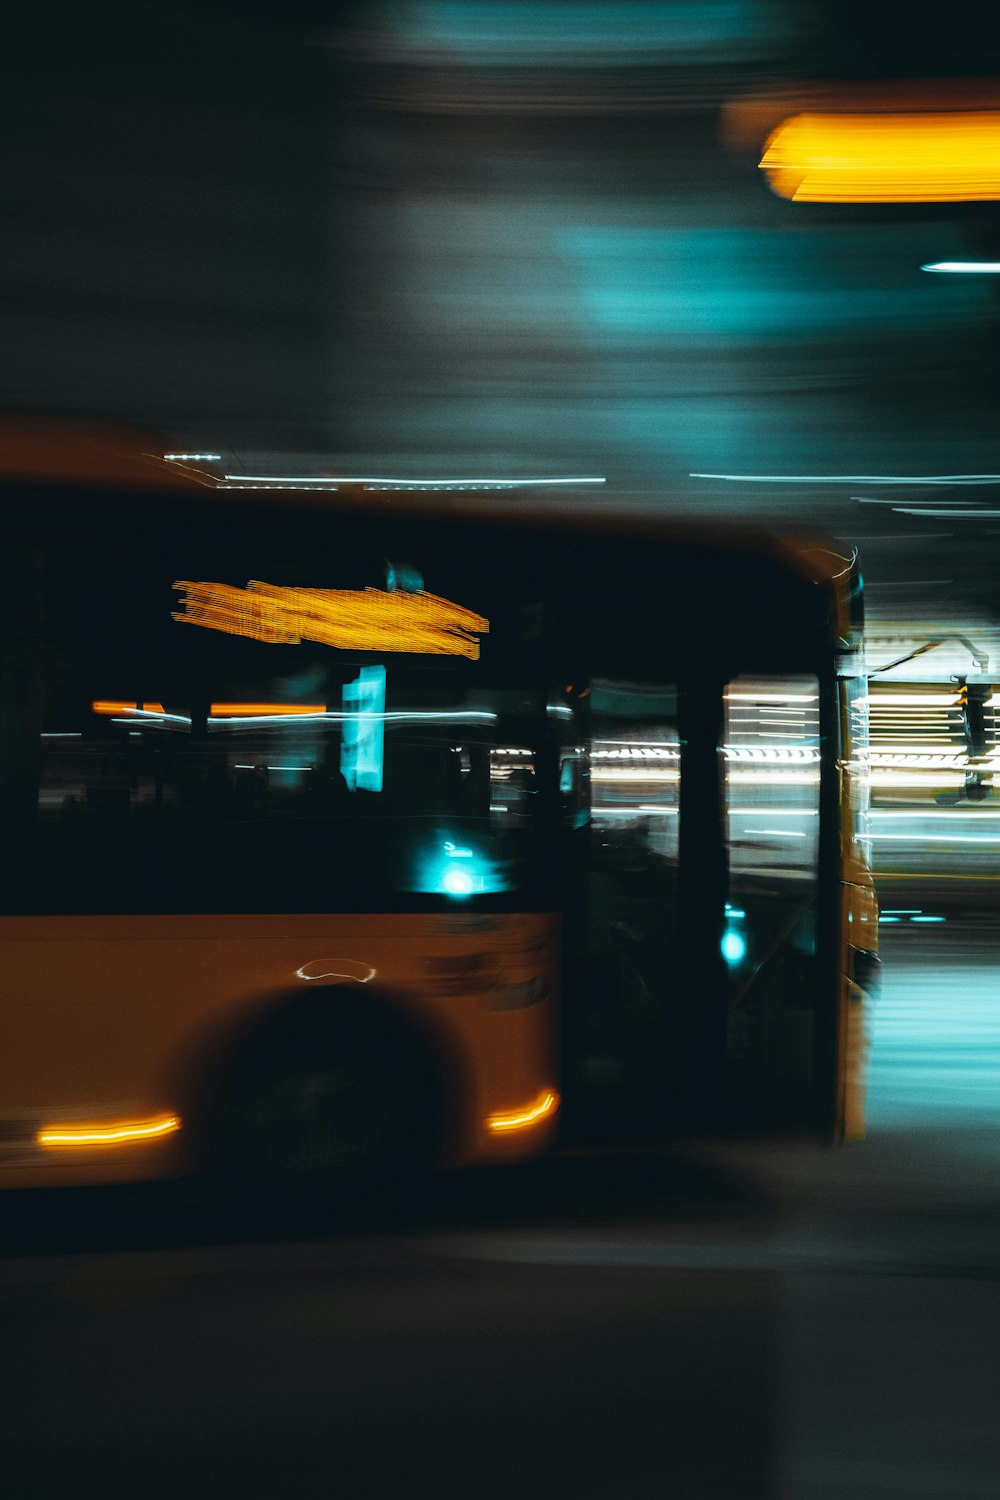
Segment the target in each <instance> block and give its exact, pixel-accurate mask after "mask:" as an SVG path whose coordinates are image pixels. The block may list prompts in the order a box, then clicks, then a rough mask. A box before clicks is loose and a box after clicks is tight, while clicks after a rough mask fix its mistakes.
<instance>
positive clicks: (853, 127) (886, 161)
mask: <svg viewBox="0 0 1000 1500" xmlns="http://www.w3.org/2000/svg"><path fill="white" fill-rule="evenodd" d="M760 165H761V167H762V168H763V169H764V171H765V172H766V173H767V177H768V181H769V182H770V184H771V186H772V188H773V189H774V191H775V192H776V193H778V194H779V196H780V197H782V198H791V199H794V200H795V202H797V203H803V202H811V203H955V202H965V203H968V202H976V201H979V202H982V201H986V200H993V199H998V198H1000V113H998V112H996V111H991V110H977V111H963V112H961V113H947V114H945V113H932V112H929V111H928V112H924V113H919V114H917V113H914V114H875V113H873V114H800V115H793V116H792V117H791V118H790V119H787V120H785V121H783V122H782V124H780V125H779V126H778V128H777V130H775V131H774V133H773V134H772V135H771V137H770V138H769V140H768V142H767V147H766V149H765V151H764V155H763V157H762V159H761V162H760Z"/></svg>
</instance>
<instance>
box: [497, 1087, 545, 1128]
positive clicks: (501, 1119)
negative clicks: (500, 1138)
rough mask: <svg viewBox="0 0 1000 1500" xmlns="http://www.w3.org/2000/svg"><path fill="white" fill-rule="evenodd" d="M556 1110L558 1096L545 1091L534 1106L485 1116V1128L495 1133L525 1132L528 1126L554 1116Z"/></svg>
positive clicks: (530, 1105)
mask: <svg viewBox="0 0 1000 1500" xmlns="http://www.w3.org/2000/svg"><path fill="white" fill-rule="evenodd" d="M558 1108H559V1095H558V1094H557V1093H556V1092H555V1091H554V1090H553V1089H546V1090H545V1092H544V1093H543V1094H542V1095H541V1096H540V1097H539V1099H538V1100H537V1101H536V1102H535V1103H534V1104H529V1105H526V1106H525V1108H524V1109H519V1110H514V1111H512V1112H511V1113H510V1114H506V1113H499V1114H493V1115H487V1117H486V1128H487V1129H488V1130H495V1131H504V1130H525V1129H527V1128H528V1127H529V1126H530V1125H537V1123H538V1121H539V1120H544V1119H546V1118H547V1117H548V1116H549V1115H552V1114H555V1112H556V1110H557V1109H558Z"/></svg>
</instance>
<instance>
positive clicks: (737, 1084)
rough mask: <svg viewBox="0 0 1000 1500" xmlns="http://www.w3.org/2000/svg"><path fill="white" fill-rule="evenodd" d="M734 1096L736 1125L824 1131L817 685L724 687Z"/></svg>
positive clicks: (726, 928)
mask: <svg viewBox="0 0 1000 1500" xmlns="http://www.w3.org/2000/svg"><path fill="white" fill-rule="evenodd" d="M722 747H723V748H722V753H723V759H724V767H725V811H726V828H727V850H728V890H727V894H726V901H725V909H724V922H723V933H722V938H721V947H722V954H723V957H724V959H725V963H726V969H727V971H728V1005H727V1011H728V1022H727V1038H726V1050H727V1068H726V1096H727V1099H728V1100H729V1104H730V1112H731V1114H732V1116H733V1117H734V1118H735V1120H737V1121H739V1122H741V1123H742V1122H747V1123H752V1122H756V1123H759V1124H775V1125H777V1124H791V1123H795V1122H800V1123H813V1124H821V1123H823V1122H824V1119H825V1115H824V1108H825V1105H826V1103H827V1102H828V1101H826V1100H825V1098H824V1092H825V1091H824V1085H823V1079H824V1077H825V1074H826V1071H827V1069H826V1067H825V1063H824V1047H825V1046H826V1044H827V1042H828V1040H829V1039H828V1038H827V1037H826V1034H825V1022H826V1011H827V1010H828V1009H829V1006H828V1005H827V1004H826V1001H827V998H828V997H827V988H826V986H825V985H824V984H823V982H822V974H823V970H822V969H821V968H820V965H819V964H818V963H817V947H818V945H819V944H820V943H821V941H822V934H821V928H822V923H821V921H820V916H819V868H820V867H819V858H820V825H821V821H822V820H821V817H820V808H821V796H820V790H821V786H820V764H821V763H820V687H819V683H818V680H817V678H815V677H811V676H795V677H784V676H781V677H778V676H753V677H749V676H741V677H736V678H734V679H733V680H732V681H731V682H729V683H728V685H727V687H726V689H725V698H724V727H723V735H722Z"/></svg>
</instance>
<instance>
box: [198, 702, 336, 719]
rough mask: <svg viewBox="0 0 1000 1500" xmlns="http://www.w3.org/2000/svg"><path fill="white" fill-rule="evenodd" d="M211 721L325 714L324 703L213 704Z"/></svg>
mask: <svg viewBox="0 0 1000 1500" xmlns="http://www.w3.org/2000/svg"><path fill="white" fill-rule="evenodd" d="M210 711H211V715H212V718H213V719H256V718H267V717H269V716H271V715H273V714H280V715H281V717H282V718H285V717H286V716H287V715H288V714H325V713H326V704H325V703H213V704H212V705H211V710H210Z"/></svg>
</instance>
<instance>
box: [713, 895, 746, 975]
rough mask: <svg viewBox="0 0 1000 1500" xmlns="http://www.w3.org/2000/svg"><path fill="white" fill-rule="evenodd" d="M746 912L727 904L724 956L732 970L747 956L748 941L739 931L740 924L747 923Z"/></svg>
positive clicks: (722, 944) (721, 945)
mask: <svg viewBox="0 0 1000 1500" xmlns="http://www.w3.org/2000/svg"><path fill="white" fill-rule="evenodd" d="M746 915H747V914H746V912H745V911H744V910H743V909H742V907H739V906H730V904H729V902H728V901H727V902H726V930H725V932H724V933H723V934H722V942H721V943H720V945H719V946H720V947H721V949H722V956H723V958H724V959H725V960H726V963H727V964H728V965H729V967H730V968H731V969H734V968H735V967H736V965H737V964H741V963H742V962H743V960H744V959H745V958H746V956H747V940H746V938H745V937H744V936H743V933H742V932H741V931H740V930H739V929H740V924H741V923H743V922H745V921H746Z"/></svg>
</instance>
